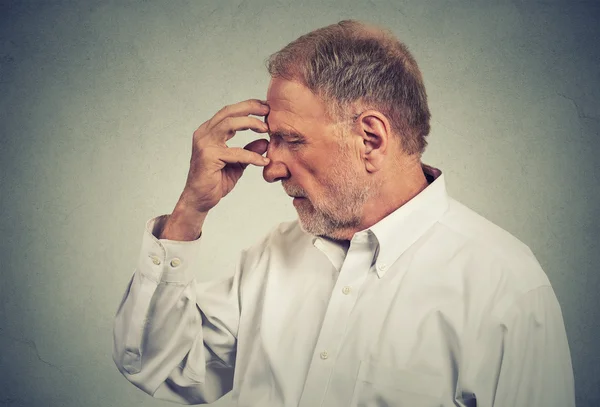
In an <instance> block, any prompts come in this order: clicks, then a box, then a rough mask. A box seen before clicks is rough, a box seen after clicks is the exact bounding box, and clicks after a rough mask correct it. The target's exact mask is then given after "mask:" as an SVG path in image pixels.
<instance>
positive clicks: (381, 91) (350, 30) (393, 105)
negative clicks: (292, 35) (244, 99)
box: [267, 20, 430, 154]
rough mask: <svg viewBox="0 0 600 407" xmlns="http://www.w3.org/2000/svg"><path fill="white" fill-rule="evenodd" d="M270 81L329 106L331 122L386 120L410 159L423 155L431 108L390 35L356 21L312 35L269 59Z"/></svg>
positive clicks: (414, 69) (403, 50)
mask: <svg viewBox="0 0 600 407" xmlns="http://www.w3.org/2000/svg"><path fill="white" fill-rule="evenodd" d="M267 69H268V71H269V73H270V75H271V77H272V78H283V79H287V80H291V81H296V82H299V83H301V84H303V85H304V86H306V87H307V88H308V89H310V90H311V91H312V92H313V93H314V94H315V95H317V96H319V97H320V98H321V99H322V100H323V101H324V102H325V104H326V106H327V109H328V113H329V114H330V116H331V118H332V119H334V120H336V119H342V120H343V119H344V118H345V117H347V116H348V113H349V112H356V111H357V110H358V111H362V110H365V109H367V108H368V109H375V110H378V111H380V112H381V113H383V114H385V116H386V117H387V118H388V120H389V121H390V124H391V126H392V129H393V132H394V134H395V135H396V136H397V137H399V138H400V140H401V145H402V147H403V150H404V152H405V153H406V154H421V153H423V151H424V150H425V147H426V145H427V142H426V140H425V137H426V136H427V135H428V134H429V118H430V113H429V108H428V105H427V94H426V92H425V86H424V84H423V78H422V76H421V72H420V71H419V68H418V66H417V63H416V62H415V60H414V58H413V57H412V55H411V54H410V52H409V51H408V48H407V47H406V46H405V45H404V44H402V43H401V42H400V41H398V39H396V38H395V37H394V36H393V35H392V34H391V33H390V32H387V31H384V30H382V29H380V28H376V27H372V26H368V25H366V24H363V23H360V22H358V21H352V20H349V21H341V22H339V23H337V24H333V25H330V26H327V27H324V28H320V29H318V30H315V31H312V32H310V33H308V34H306V35H303V36H301V37H300V38H298V39H297V40H295V41H293V42H291V43H290V44H288V45H287V46H286V47H284V48H283V49H282V50H280V51H278V52H276V53H275V54H273V55H271V57H270V58H269V60H268V62H267Z"/></svg>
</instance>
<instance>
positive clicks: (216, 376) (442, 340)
mask: <svg viewBox="0 0 600 407" xmlns="http://www.w3.org/2000/svg"><path fill="white" fill-rule="evenodd" d="M423 168H424V170H425V172H426V173H429V175H432V176H433V177H436V179H435V181H433V182H432V183H431V184H430V185H429V186H428V187H427V188H426V189H424V190H423V191H422V192H421V193H420V194H418V195H417V196H416V197H414V198H413V199H412V200H410V201H409V202H408V203H406V204H405V205H403V206H402V207H400V208H399V209H398V210H396V211H395V212H393V213H392V214H390V215H389V216H387V217H386V218H384V219H383V220H381V221H380V222H379V223H377V224H375V225H374V226H372V227H371V228H369V229H368V230H364V231H362V232H359V233H356V234H355V235H354V237H353V239H352V240H351V242H350V246H349V248H346V247H342V246H340V245H337V244H336V243H334V242H333V241H331V240H327V239H323V238H316V237H314V236H311V235H308V234H307V233H305V232H303V231H302V230H301V229H300V227H299V224H298V222H297V221H295V222H288V223H283V224H281V225H280V226H279V227H277V228H276V229H275V230H273V231H272V232H271V233H270V234H269V235H268V236H266V237H265V238H264V239H263V240H262V241H261V242H259V243H258V244H256V245H255V246H253V247H251V248H249V249H248V250H245V251H244V252H242V254H241V257H240V259H239V263H238V266H237V268H236V270H235V273H234V274H233V276H232V277H231V278H229V279H226V280H223V281H216V282H213V283H199V282H198V281H196V280H195V278H194V274H195V273H202V270H193V269H191V268H190V267H188V265H189V264H190V263H192V260H193V258H194V255H195V253H196V252H197V251H198V250H197V249H198V245H200V244H202V243H201V240H202V238H200V239H199V240H197V241H193V242H174V241H168V240H159V239H157V238H156V237H154V236H153V234H152V232H153V231H154V233H157V230H158V229H160V228H161V227H162V226H161V222H162V221H164V220H165V217H164V216H163V217H159V218H155V219H152V220H151V221H149V223H148V226H147V231H146V233H145V235H144V237H143V243H142V250H141V255H140V258H139V262H138V265H137V268H136V270H135V273H134V275H133V277H132V280H131V282H130V285H129V287H128V289H127V291H126V293H125V296H124V298H123V302H122V303H121V305H120V307H119V310H118V313H117V316H116V321H115V328H114V340H115V342H114V355H113V358H114V361H115V363H116V364H117V366H118V368H119V370H120V371H121V372H122V373H123V375H124V376H125V377H126V378H127V379H128V380H130V381H131V382H132V383H134V384H135V385H136V386H138V387H139V388H141V389H142V390H144V391H145V392H147V393H149V394H151V395H153V396H154V397H157V398H160V399H165V400H170V401H175V402H179V403H186V404H187V403H207V402H212V401H214V400H216V399H218V398H220V397H221V396H222V395H224V394H225V393H227V392H229V391H230V390H232V396H233V400H234V403H237V405H238V406H253V407H255V406H265V407H270V406H300V407H317V406H323V407H353V406H411V407H413V406H475V405H477V407H486V406H496V407H517V406H523V407H536V406H539V407H542V406H543V407H549V406H561V407H565V406H574V405H575V396H574V384H573V373H572V366H571V358H570V353H569V347H568V343H567V337H566V333H565V328H564V323H563V319H562V314H561V310H560V306H559V304H558V302H557V299H556V297H555V294H554V292H553V290H552V287H551V286H550V283H549V281H548V278H547V277H546V275H545V274H544V272H543V271H542V269H541V268H540V265H539V263H538V262H537V260H536V258H535V257H534V255H533V254H532V253H531V251H530V250H529V248H528V247H527V246H526V245H524V244H523V243H521V242H520V241H519V240H518V239H516V238H515V237H513V236H512V235H510V234H509V233H508V232H506V231H504V230H502V229H501V228H499V227H498V226H496V225H494V224H492V223H491V222H489V221H488V220H486V219H484V218H483V217H481V216H479V215H477V214H476V213H475V212H473V211H472V210H470V209H468V208H466V207H465V206H463V205H461V204H460V203H458V202H457V201H455V200H453V199H452V198H450V197H449V196H448V195H447V192H446V187H445V181H444V176H443V175H442V174H441V173H440V172H439V170H436V169H433V168H431V167H428V166H424V167H423ZM234 367H235V369H234Z"/></svg>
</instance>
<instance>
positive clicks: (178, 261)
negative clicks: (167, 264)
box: [171, 257, 181, 267]
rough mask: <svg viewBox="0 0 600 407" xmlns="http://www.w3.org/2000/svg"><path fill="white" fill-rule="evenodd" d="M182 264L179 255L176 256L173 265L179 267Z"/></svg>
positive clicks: (172, 261)
mask: <svg viewBox="0 0 600 407" xmlns="http://www.w3.org/2000/svg"><path fill="white" fill-rule="evenodd" d="M180 264H181V260H179V259H178V258H177V257H175V258H174V259H173V260H171V267H177V266H179V265H180Z"/></svg>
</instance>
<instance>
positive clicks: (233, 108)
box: [211, 99, 269, 125]
mask: <svg viewBox="0 0 600 407" xmlns="http://www.w3.org/2000/svg"><path fill="white" fill-rule="evenodd" d="M267 113H269V106H267V104H266V102H263V101H261V100H258V99H248V100H245V101H243V102H239V103H236V104H233V105H228V106H225V107H223V108H222V109H221V110H219V111H218V112H217V113H216V114H215V115H214V116H213V118H212V119H211V122H212V123H213V125H217V124H219V123H220V122H221V121H222V120H224V119H225V118H227V117H239V116H248V115H250V114H252V115H255V116H264V115H266V114H267Z"/></svg>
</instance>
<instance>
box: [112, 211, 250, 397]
mask: <svg viewBox="0 0 600 407" xmlns="http://www.w3.org/2000/svg"><path fill="white" fill-rule="evenodd" d="M165 219H166V216H161V217H158V218H154V219H151V220H150V221H148V223H147V226H146V231H145V233H144V236H143V239H142V248H141V253H140V257H139V260H138V263H137V267H136V269H135V271H134V273H133V276H132V278H131V280H130V282H129V285H128V287H127V289H126V291H125V295H124V297H123V300H122V301H121V304H120V306H119V308H118V311H117V314H116V317H115V324H114V346H113V360H114V362H115V364H116V365H117V367H118V369H119V371H120V372H121V373H122V374H123V375H124V376H125V377H126V378H127V379H128V380H129V381H130V382H132V383H133V384H134V385H136V386H137V387H139V388H140V389H142V390H143V391H145V392H146V393H148V394H150V395H152V396H154V397H156V398H159V399H163V400H168V401H172V402H176V403H180V404H192V403H193V404H202V403H211V402H213V401H215V400H217V399H218V398H220V397H221V396H223V395H224V394H225V393H227V392H229V391H230V390H231V388H232V385H233V368H234V365H235V352H236V342H237V339H236V338H237V329H238V325H239V300H238V298H239V296H238V282H239V275H240V268H239V267H238V269H237V270H236V273H235V274H234V276H232V277H231V278H228V279H225V280H221V281H214V282H209V283H199V282H197V281H196V279H195V278H194V275H193V270H192V268H193V267H192V265H193V264H194V260H195V256H196V254H197V252H198V246H199V244H200V240H201V238H199V239H197V240H195V241H191V242H176V241H169V240H164V239H160V240H159V239H157V238H156V237H155V236H154V234H153V233H152V232H153V230H154V232H155V233H156V230H157V229H159V228H160V227H161V225H162V223H163V222H164V220H165Z"/></svg>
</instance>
